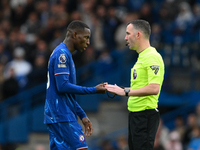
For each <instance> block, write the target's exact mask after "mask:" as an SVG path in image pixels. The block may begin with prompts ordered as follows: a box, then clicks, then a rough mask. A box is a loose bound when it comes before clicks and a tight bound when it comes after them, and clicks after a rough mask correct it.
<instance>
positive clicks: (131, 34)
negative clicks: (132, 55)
mask: <svg viewBox="0 0 200 150" xmlns="http://www.w3.org/2000/svg"><path fill="white" fill-rule="evenodd" d="M137 33H138V32H137V30H135V28H134V27H133V25H132V24H129V25H128V26H127V27H126V36H125V41H126V43H127V46H129V49H132V50H136V49H137Z"/></svg>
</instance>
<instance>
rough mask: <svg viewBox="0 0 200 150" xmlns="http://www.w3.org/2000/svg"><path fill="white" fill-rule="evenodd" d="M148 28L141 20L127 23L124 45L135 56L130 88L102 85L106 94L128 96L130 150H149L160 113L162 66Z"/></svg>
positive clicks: (145, 22) (161, 60)
mask: <svg viewBox="0 0 200 150" xmlns="http://www.w3.org/2000/svg"><path fill="white" fill-rule="evenodd" d="M150 34H151V27H150V25H149V23H148V22H147V21H145V20H134V21H132V22H130V23H128V24H127V28H126V37H125V40H126V42H127V46H129V48H130V49H131V50H135V51H136V52H137V53H138V54H139V56H138V59H137V62H136V63H135V65H134V66H133V68H132V69H131V83H130V88H125V89H122V88H121V87H119V86H117V85H110V84H108V85H106V89H107V91H109V92H111V93H114V94H117V95H120V96H129V99H128V110H129V112H130V113H129V123H128V127H129V128H128V129H129V135H128V143H129V149H130V150H153V148H154V140H155V135H156V132H157V129H158V125H159V120H160V114H159V110H158V109H157V107H158V97H159V95H160V90H161V86H162V83H163V78H164V63H163V59H162V57H161V55H160V54H159V53H158V52H157V51H156V49H155V48H154V47H151V46H150V42H149V37H150Z"/></svg>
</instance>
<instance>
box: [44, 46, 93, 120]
mask: <svg viewBox="0 0 200 150" xmlns="http://www.w3.org/2000/svg"><path fill="white" fill-rule="evenodd" d="M94 93H96V87H82V86H78V85H76V70H75V65H74V62H73V59H72V55H71V53H70V51H69V50H68V48H67V47H66V45H65V44H64V43H61V44H60V45H58V46H57V47H56V48H55V50H54V51H53V53H52V55H51V57H50V59H49V65H48V77H47V90H46V102H45V112H44V123H45V124H50V123H57V122H68V121H77V116H79V118H80V119H82V118H83V117H86V114H85V112H84V111H83V109H82V108H81V107H80V106H79V104H78V103H77V102H76V98H75V94H94Z"/></svg>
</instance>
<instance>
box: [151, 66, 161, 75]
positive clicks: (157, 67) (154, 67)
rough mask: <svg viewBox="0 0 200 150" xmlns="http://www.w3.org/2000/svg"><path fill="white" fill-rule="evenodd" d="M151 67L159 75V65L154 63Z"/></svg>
mask: <svg viewBox="0 0 200 150" xmlns="http://www.w3.org/2000/svg"><path fill="white" fill-rule="evenodd" d="M150 68H151V69H152V71H154V74H155V75H157V73H158V71H159V66H158V65H153V66H150Z"/></svg>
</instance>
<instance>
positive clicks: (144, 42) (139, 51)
mask: <svg viewBox="0 0 200 150" xmlns="http://www.w3.org/2000/svg"><path fill="white" fill-rule="evenodd" d="M150 46H151V45H150V43H149V41H143V42H141V44H140V46H139V47H138V49H137V53H138V54H139V53H141V52H142V51H144V50H145V49H147V48H148V47H150Z"/></svg>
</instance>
